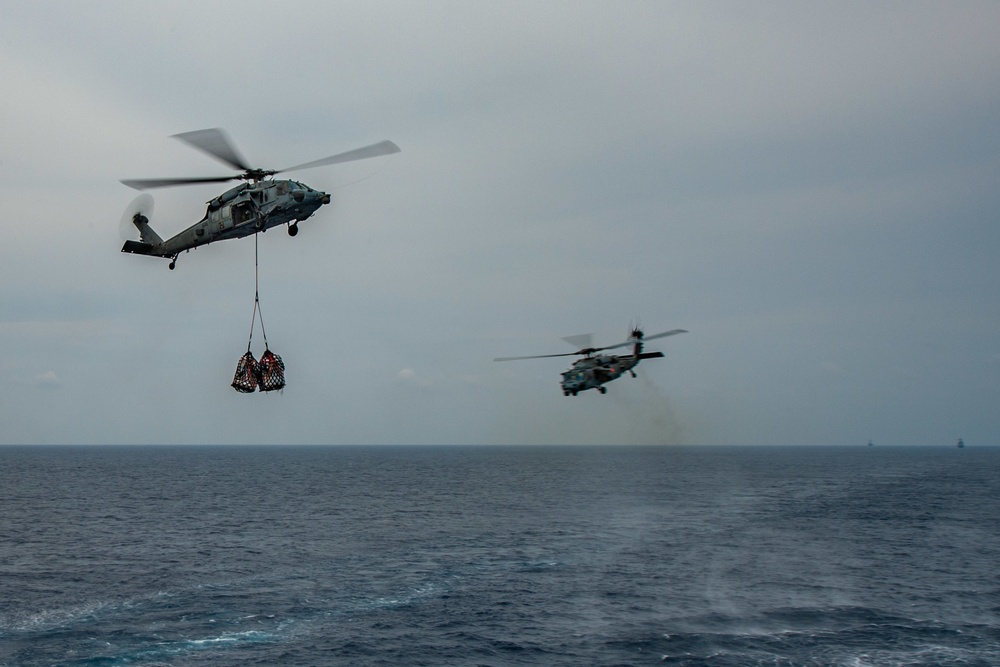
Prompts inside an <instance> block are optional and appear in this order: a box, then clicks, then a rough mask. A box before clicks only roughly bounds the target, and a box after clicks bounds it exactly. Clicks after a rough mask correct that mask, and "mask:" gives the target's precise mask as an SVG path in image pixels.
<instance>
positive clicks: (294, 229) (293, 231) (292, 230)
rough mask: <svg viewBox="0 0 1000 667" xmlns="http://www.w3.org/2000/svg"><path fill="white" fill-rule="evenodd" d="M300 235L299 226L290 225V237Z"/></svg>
mask: <svg viewBox="0 0 1000 667" xmlns="http://www.w3.org/2000/svg"><path fill="white" fill-rule="evenodd" d="M298 233H299V226H298V224H297V223H294V222H293V223H292V224H290V225H288V235H289V236H295V235H296V234H298Z"/></svg>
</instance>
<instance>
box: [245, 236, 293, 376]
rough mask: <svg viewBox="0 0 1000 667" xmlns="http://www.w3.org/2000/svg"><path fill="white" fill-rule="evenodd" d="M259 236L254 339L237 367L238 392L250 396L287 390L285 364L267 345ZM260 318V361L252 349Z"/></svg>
mask: <svg viewBox="0 0 1000 667" xmlns="http://www.w3.org/2000/svg"><path fill="white" fill-rule="evenodd" d="M257 236H258V235H257V234H254V237H253V264H254V294H253V315H252V316H251V317H250V338H249V340H248V341H247V351H246V354H244V355H243V356H242V357H240V360H239V362H238V363H237V364H236V376H235V377H234V378H233V384H232V387H233V389H235V390H236V391H238V392H240V393H243V394H249V393H252V392H254V391H255V390H258V389H259V390H260V391H275V390H277V389H284V387H285V362H283V361H282V360H281V357H279V356H278V355H276V354H275V353H274V352H271V350H270V348H269V347H268V344H267V331H266V330H265V329H264V311H262V310H261V308H260V258H259V252H258V243H259V242H258V240H257ZM258 315H259V317H260V332H261V334H262V335H263V336H264V354H262V355H261V356H260V360H259V361H258V360H256V359H254V358H253V353H252V352H251V351H250V345H251V344H252V343H253V329H254V324H256V323H257V318H258Z"/></svg>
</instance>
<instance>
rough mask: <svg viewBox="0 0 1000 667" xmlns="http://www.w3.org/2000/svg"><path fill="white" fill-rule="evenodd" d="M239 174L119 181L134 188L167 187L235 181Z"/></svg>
mask: <svg viewBox="0 0 1000 667" xmlns="http://www.w3.org/2000/svg"><path fill="white" fill-rule="evenodd" d="M238 178H240V177H239V176H206V177H205V178H134V179H125V180H123V181H121V183H122V184H124V185H127V186H129V187H130V188H134V189H136V190H149V189H150V188H169V187H173V186H175V185H195V184H197V183H225V182H226V181H235V180H236V179H238Z"/></svg>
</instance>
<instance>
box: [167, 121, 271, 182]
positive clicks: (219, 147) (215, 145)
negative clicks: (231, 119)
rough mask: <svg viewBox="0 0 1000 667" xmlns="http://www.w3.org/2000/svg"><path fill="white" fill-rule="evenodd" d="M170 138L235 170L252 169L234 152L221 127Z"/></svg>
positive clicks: (234, 149)
mask: <svg viewBox="0 0 1000 667" xmlns="http://www.w3.org/2000/svg"><path fill="white" fill-rule="evenodd" d="M172 136H173V137H174V138H175V139H180V140H181V141H183V142H184V143H186V144H189V145H191V146H194V147H195V148H197V149H198V150H200V151H202V152H204V153H207V154H208V155H211V156H212V157H214V158H215V159H216V160H220V161H222V162H225V163H226V164H228V165H231V166H233V167H236V168H237V169H241V170H243V171H250V170H251V169H252V167H250V166H249V165H248V164H247V161H246V160H245V159H243V156H242V155H240V154H239V152H238V151H237V150H236V147H235V146H233V142H232V141H230V140H229V137H227V136H226V133H225V131H223V129H222V128H221V127H212V128H209V129H207V130H195V131H193V132H181V133H180V134H175V135H172Z"/></svg>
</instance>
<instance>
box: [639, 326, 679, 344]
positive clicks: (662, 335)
mask: <svg viewBox="0 0 1000 667" xmlns="http://www.w3.org/2000/svg"><path fill="white" fill-rule="evenodd" d="M682 333H687V329H671V330H670V331H664V332H663V333H658V334H653V335H652V336H646V337H644V338H643V340H644V341H647V340H653V339H654V338H666V337H667V336H676V335H677V334H682Z"/></svg>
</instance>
